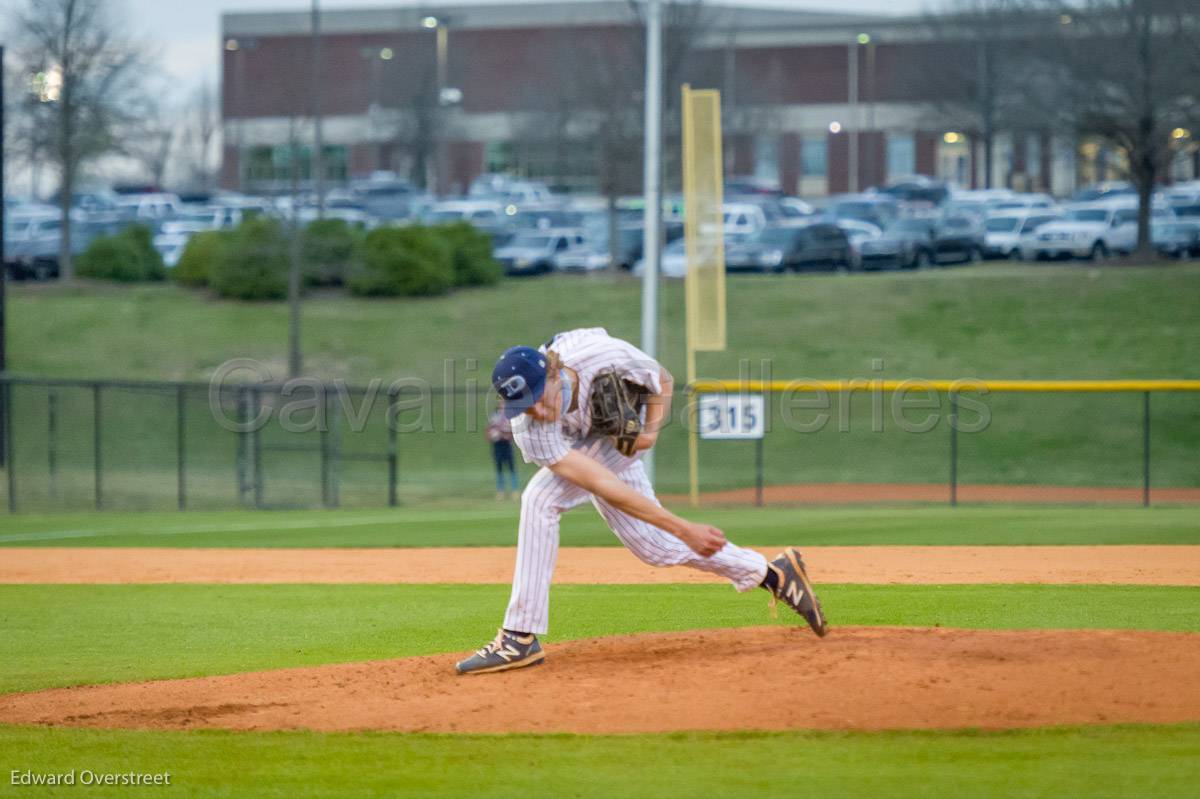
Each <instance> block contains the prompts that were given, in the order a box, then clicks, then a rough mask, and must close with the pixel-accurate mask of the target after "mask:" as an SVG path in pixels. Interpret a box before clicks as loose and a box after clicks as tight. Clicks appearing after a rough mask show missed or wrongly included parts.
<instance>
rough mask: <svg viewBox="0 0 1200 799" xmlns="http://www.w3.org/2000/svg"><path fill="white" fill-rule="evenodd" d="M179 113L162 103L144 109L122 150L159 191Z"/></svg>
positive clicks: (149, 105) (171, 148)
mask: <svg viewBox="0 0 1200 799" xmlns="http://www.w3.org/2000/svg"><path fill="white" fill-rule="evenodd" d="M178 120H179V111H178V109H175V108H172V107H170V106H169V105H167V104H166V102H164V101H158V100H156V101H150V102H148V103H146V104H145V105H144V110H143V111H142V113H140V114H139V119H138V121H137V123H136V124H135V127H134V129H133V130H131V131H130V132H129V136H128V138H127V140H126V142H125V144H124V146H123V147H122V148H121V149H122V150H123V151H124V152H125V153H126V154H127V155H129V156H131V157H132V158H133V159H134V160H135V161H137V162H138V163H139V164H141V166H142V168H143V169H144V170H145V171H146V173H147V174H148V175H149V176H150V182H151V183H152V184H153V185H154V186H155V187H157V188H161V187H162V185H163V181H164V178H165V176H166V172H167V165H168V163H170V159H171V154H172V151H173V150H174V146H175V139H176V131H177V128H178Z"/></svg>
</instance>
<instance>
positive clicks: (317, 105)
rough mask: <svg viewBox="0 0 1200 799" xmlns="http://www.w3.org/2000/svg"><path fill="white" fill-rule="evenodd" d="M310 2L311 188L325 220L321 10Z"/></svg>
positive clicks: (321, 216) (314, 0)
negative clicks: (315, 192)
mask: <svg viewBox="0 0 1200 799" xmlns="http://www.w3.org/2000/svg"><path fill="white" fill-rule="evenodd" d="M319 2H320V0H312V104H313V107H312V114H313V157H312V175H313V187H314V188H315V189H316V191H317V219H324V218H325V153H324V150H325V138H324V136H323V135H322V131H321V10H320V5H319Z"/></svg>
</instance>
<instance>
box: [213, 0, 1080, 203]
mask: <svg viewBox="0 0 1200 799" xmlns="http://www.w3.org/2000/svg"><path fill="white" fill-rule="evenodd" d="M298 5H300V4H299V3H298ZM303 8H304V7H303V5H300V9H298V10H297V11H295V12H282V13H229V14H225V15H224V16H223V17H222V46H223V56H224V57H223V68H222V104H221V107H222V112H223V118H224V139H223V141H224V153H223V156H224V157H223V165H222V175H221V182H222V185H224V186H226V187H228V188H243V189H246V190H250V191H273V190H282V189H283V188H284V187H285V186H286V185H287V183H288V179H289V176H290V172H291V166H290V156H291V152H292V147H291V146H290V145H289V142H290V141H292V139H293V137H294V138H295V140H296V141H297V142H300V143H302V144H301V145H300V146H299V147H298V152H299V153H300V166H299V170H300V173H301V178H302V179H303V180H304V181H305V182H306V183H307V181H308V178H309V173H310V164H309V147H308V144H309V143H310V142H311V141H312V121H311V120H312V116H313V114H314V110H315V104H314V103H315V101H316V102H319V107H320V113H321V116H322V120H323V122H322V130H323V140H324V142H325V148H324V150H323V152H324V154H325V157H324V162H325V170H326V173H327V176H328V178H329V180H331V181H333V182H335V183H336V182H338V181H344V180H346V179H349V178H354V177H359V176H364V175H367V174H369V173H371V172H372V171H375V170H392V171H396V172H397V173H399V174H403V175H411V176H412V177H414V179H415V180H416V182H418V183H420V182H422V181H423V180H424V179H428V180H429V181H430V182H431V184H436V185H437V187H438V189H439V190H440V191H441V192H443V193H445V192H456V191H461V190H462V189H463V188H464V187H465V186H466V185H468V184H469V182H470V180H471V179H472V178H473V177H474V176H476V175H478V174H480V173H482V172H485V171H513V172H517V173H519V174H524V175H528V176H531V177H537V178H540V179H544V180H546V181H547V182H550V183H552V184H557V185H562V186H566V187H570V188H578V189H584V190H595V189H596V188H598V187H599V185H600V176H601V173H602V172H604V171H605V170H612V169H614V168H615V166H614V164H616V165H620V166H624V165H628V166H630V169H629V170H626V174H624V177H623V180H624V181H625V182H626V183H628V184H630V185H631V186H636V185H639V181H640V177H639V176H638V175H637V174H636V167H634V165H635V164H636V165H637V166H640V138H639V137H637V136H630V135H625V138H624V140H623V141H621V142H619V143H618V144H620V145H621V146H624V147H626V148H636V152H635V151H634V150H632V149H631V150H629V151H628V154H627V155H622V154H621V153H622V151H621V150H620V149H619V147H618V148H617V149H616V151H615V152H616V155H614V152H613V151H611V150H608V151H606V150H605V148H604V146H603V145H602V143H600V142H599V141H598V138H597V133H596V130H597V129H598V126H602V125H603V124H604V122H605V121H606V120H608V121H610V122H611V119H612V118H614V117H626V116H628V117H630V118H631V119H632V120H636V117H637V115H638V114H640V108H639V106H638V103H639V102H640V101H639V100H638V97H639V95H638V92H639V91H640V88H639V84H640V81H641V75H642V58H643V57H644V56H643V41H644V39H643V36H644V34H643V30H642V27H641V25H640V22H639V20H638V19H637V17H636V15H635V12H634V11H633V9H632V8H631V5H630V4H629V3H628V2H626V0H594V2H593V1H588V2H579V3H569V4H568V3H545V2H540V3H514V4H511V5H496V4H489V5H482V4H481V5H446V4H441V3H426V4H424V5H422V6H419V7H417V6H411V5H410V6H405V7H397V8H390V9H388V8H384V9H369V10H345V11H325V12H323V13H322V14H321V18H320V37H319V45H318V46H319V57H318V60H316V61H314V52H317V50H314V42H313V37H312V36H311V30H312V29H311V24H312V20H311V16H310V14H309V13H308V11H307V10H301V9H303ZM666 13H667V16H666V22H667V25H668V33H667V35H666V37H665V45H664V47H665V61H666V63H667V67H666V68H667V70H668V87H667V91H666V101H667V104H668V108H667V122H666V137H667V141H666V144H667V157H666V169H667V176H666V182H667V185H668V186H671V185H674V184H676V183H677V181H678V178H677V177H673V176H672V156H671V153H672V152H673V151H674V150H675V147H676V142H677V135H678V134H677V130H678V128H677V122H674V121H673V119H674V118H673V117H672V110H673V106H674V105H675V104H676V103H677V102H678V100H677V98H678V93H677V92H678V85H679V84H680V83H682V82H690V83H692V85H694V86H696V87H715V88H719V89H721V90H722V100H723V105H724V111H725V114H726V120H725V133H726V142H725V148H726V155H725V159H726V168H727V170H728V172H729V173H730V174H736V175H745V176H755V177H758V178H763V179H766V180H770V181H776V182H778V184H779V185H780V186H781V187H782V188H783V189H784V190H785V191H787V192H789V193H796V194H800V195H802V196H821V195H825V194H828V193H835V192H844V191H852V190H855V189H860V188H866V187H868V186H871V185H876V184H878V183H881V182H884V181H886V180H888V179H889V178H893V177H898V176H902V175H911V174H926V175H935V176H938V177H942V178H946V179H949V180H952V181H954V182H956V183H958V184H959V185H962V186H967V187H974V186H982V185H983V184H984V179H983V178H984V176H983V159H982V157H981V149H980V147H979V146H978V137H975V136H972V135H971V132H970V123H969V122H968V121H965V120H969V119H970V115H969V114H968V113H965V112H964V111H963V110H962V109H961V108H956V106H955V105H954V102H953V100H954V96H955V94H956V87H955V85H954V81H953V75H954V74H955V69H962V68H963V64H962V63H961V62H962V61H963V60H964V59H967V58H969V55H965V54H964V53H963V52H962V50H961V49H956V48H955V47H953V46H948V45H946V44H944V43H940V42H935V41H933V40H932V38H931V37H930V35H929V33H928V29H927V26H926V25H925V24H924V23H923V21H922V20H920V19H915V18H907V19H906V18H896V17H872V16H862V15H849V14H840V13H816V12H811V11H807V12H806V11H791V10H780V9H778V8H747V7H743V6H722V5H720V4H719V3H714V4H705V5H704V6H703V7H702V10H701V11H700V13H699V15H698V16H697V15H696V14H695V13H693V12H692V11H691V10H689V7H683V8H682V10H681V8H680V7H675V8H671V7H669V6H668V10H667V12H666ZM315 63H319V65H320V68H319V70H317V69H314V64H315ZM318 73H319V74H318ZM314 88H316V89H318V90H319V95H318V93H317V92H315V91H314ZM617 95H619V96H620V97H622V98H624V99H623V100H621V101H620V102H621V103H622V104H621V105H620V106H619V107H617V108H613V107H611V106H609V107H606V103H611V102H612V100H613V97H614V96H617ZM631 124H636V122H631ZM614 146H615V145H614ZM1078 149H1079V148H1077V146H1076V142H1074V141H1073V140H1070V141H1068V140H1063V139H1059V138H1057V137H1053V136H1051V135H1049V134H1048V133H1046V132H1044V131H1028V132H1022V133H1019V134H1013V133H1008V134H1004V135H1001V136H1000V137H999V138H998V140H997V143H996V147H995V157H994V159H993V161H994V163H993V176H992V184H993V185H996V186H1012V187H1016V188H1028V189H1039V190H1046V191H1052V192H1054V193H1056V194H1066V193H1069V192H1071V191H1072V190H1073V189H1074V187H1075V182H1076V179H1077V175H1080V174H1082V175H1083V176H1084V177H1093V176H1094V177H1103V176H1104V175H1103V172H1099V173H1096V174H1095V175H1090V174H1088V173H1087V172H1086V171H1085V170H1083V169H1082V168H1081V166H1080V165H1079V164H1077V163H1076V158H1077V150H1078ZM606 153H607V156H606ZM1091 155H1092V156H1093V158H1094V159H1099V160H1103V157H1104V154H1103V153H1092V154H1091ZM606 158H607V159H608V160H607V161H606V160H605V159H606ZM614 158H615V159H617V161H614V160H613V159H614ZM618 162H619V163H618Z"/></svg>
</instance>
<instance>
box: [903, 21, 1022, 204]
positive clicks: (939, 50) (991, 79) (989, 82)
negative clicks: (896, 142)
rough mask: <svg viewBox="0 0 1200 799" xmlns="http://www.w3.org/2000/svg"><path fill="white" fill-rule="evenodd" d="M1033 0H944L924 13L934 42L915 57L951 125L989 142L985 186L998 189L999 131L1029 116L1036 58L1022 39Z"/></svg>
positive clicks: (919, 76) (918, 72)
mask: <svg viewBox="0 0 1200 799" xmlns="http://www.w3.org/2000/svg"><path fill="white" fill-rule="evenodd" d="M1028 5H1029V3H1028V2H1027V0H943V2H942V3H941V5H940V6H939V7H937V11H936V13H931V14H929V15H927V16H926V18H925V27H926V29H927V30H928V32H929V33H930V35H931V37H932V40H933V41H932V42H931V43H930V44H929V45H928V46H926V47H924V48H923V53H922V56H923V57H918V58H916V59H915V60H914V61H913V62H912V64H913V74H912V75H910V76H908V77H909V78H910V82H919V83H920V84H921V85H922V88H923V92H924V93H926V94H927V95H928V96H930V97H931V98H936V99H934V101H933V102H934V105H935V106H936V107H937V109H938V111H939V112H940V114H941V115H942V116H943V117H944V120H945V124H946V126H947V127H956V128H960V129H963V130H966V131H968V132H969V133H970V134H971V136H972V138H974V139H977V140H978V141H979V143H980V144H981V146H982V149H983V164H984V167H983V170H984V186H985V188H989V189H990V188H992V175H993V172H994V169H993V165H994V163H995V151H996V138H997V135H998V134H1000V133H1005V132H1013V131H1015V130H1019V129H1021V128H1022V127H1023V126H1025V125H1027V124H1028V123H1029V121H1030V120H1029V116H1028V114H1027V113H1026V108H1025V106H1026V103H1027V98H1026V96H1025V92H1024V89H1025V87H1026V85H1027V83H1028V81H1029V80H1030V75H1031V68H1032V63H1033V62H1032V59H1031V58H1030V55H1029V53H1028V49H1027V48H1026V47H1025V46H1024V44H1023V41H1024V39H1025V37H1027V36H1028V35H1029V32H1030V25H1029V22H1028V20H1027V18H1026V16H1025V15H1024V13H1023V12H1024V11H1025V10H1026V8H1027V7H1028Z"/></svg>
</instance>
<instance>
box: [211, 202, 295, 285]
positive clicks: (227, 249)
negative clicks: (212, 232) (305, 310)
mask: <svg viewBox="0 0 1200 799" xmlns="http://www.w3.org/2000/svg"><path fill="white" fill-rule="evenodd" d="M228 235H229V238H228V240H227V242H228V246H222V247H221V248H220V250H221V252H220V257H218V258H217V259H216V260H215V261H213V262H212V263H211V264H210V267H209V276H208V282H209V285H210V286H212V287H213V288H214V289H215V290H216V292H217V294H218V295H220V296H222V297H230V298H233V299H239V300H277V299H282V298H284V297H286V296H287V278H288V238H287V235H286V233H285V232H284V230H283V228H282V227H281V226H280V224H279V223H278V222H276V221H275V220H274V219H270V218H268V217H265V216H258V217H255V218H253V219H248V220H246V221H244V222H242V224H240V225H239V226H238V227H237V229H235V230H234V231H232V232H231V233H230V234H228Z"/></svg>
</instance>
